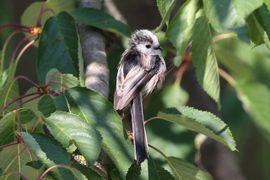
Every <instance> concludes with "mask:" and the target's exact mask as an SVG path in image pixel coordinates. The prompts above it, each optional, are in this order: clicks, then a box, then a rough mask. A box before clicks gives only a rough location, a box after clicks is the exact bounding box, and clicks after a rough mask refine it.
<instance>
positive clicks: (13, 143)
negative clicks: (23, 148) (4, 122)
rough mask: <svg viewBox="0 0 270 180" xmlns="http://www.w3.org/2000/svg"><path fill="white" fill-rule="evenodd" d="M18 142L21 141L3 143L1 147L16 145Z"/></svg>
mask: <svg viewBox="0 0 270 180" xmlns="http://www.w3.org/2000/svg"><path fill="white" fill-rule="evenodd" d="M17 144H20V142H19V141H14V142H12V143H9V144H3V145H0V149H2V148H6V147H10V146H14V145H17Z"/></svg>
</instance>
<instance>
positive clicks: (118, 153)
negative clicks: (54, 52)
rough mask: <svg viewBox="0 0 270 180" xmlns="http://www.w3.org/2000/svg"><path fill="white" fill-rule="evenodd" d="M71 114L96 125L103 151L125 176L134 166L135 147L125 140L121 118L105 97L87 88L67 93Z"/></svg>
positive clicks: (75, 89)
mask: <svg viewBox="0 0 270 180" xmlns="http://www.w3.org/2000/svg"><path fill="white" fill-rule="evenodd" d="M67 92H68V93H67V96H68V101H69V104H70V107H71V112H73V113H74V114H77V115H80V116H81V117H82V119H83V120H84V121H85V122H87V123H88V124H91V125H94V126H95V127H96V128H97V130H98V131H99V132H100V134H101V136H102V139H103V144H102V146H103V149H104V151H105V152H106V153H107V154H108V155H109V156H110V158H111V159H112V161H113V162H114V163H115V165H116V166H117V168H118V169H119V171H120V173H121V175H122V176H125V174H126V173H127V170H128V168H129V167H130V166H131V164H132V159H133V154H132V150H133V147H132V145H131V143H130V141H129V140H127V139H125V138H124V134H123V126H122V121H121V117H120V116H119V115H118V114H117V113H116V112H115V111H114V109H113V107H112V104H111V103H110V102H109V101H108V100H107V99H105V98H104V97H103V96H101V95H99V94H98V93H96V92H93V91H91V90H88V89H85V88H73V89H70V90H68V91H67Z"/></svg>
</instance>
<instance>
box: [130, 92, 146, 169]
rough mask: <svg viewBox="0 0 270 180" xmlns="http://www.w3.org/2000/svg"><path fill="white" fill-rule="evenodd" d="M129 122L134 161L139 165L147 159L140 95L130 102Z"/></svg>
mask: <svg viewBox="0 0 270 180" xmlns="http://www.w3.org/2000/svg"><path fill="white" fill-rule="evenodd" d="M131 121H132V130H133V143H134V153H135V159H136V161H137V164H141V162H143V161H144V160H145V159H147V158H148V142H147V137H146V132H145V127H144V115H143V106H142V95H141V94H140V95H139V96H137V97H135V98H134V99H133V100H132V103H131Z"/></svg>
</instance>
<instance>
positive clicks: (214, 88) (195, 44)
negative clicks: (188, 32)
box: [192, 15, 220, 102]
mask: <svg viewBox="0 0 270 180" xmlns="http://www.w3.org/2000/svg"><path fill="white" fill-rule="evenodd" d="M212 38H213V35H212V32H211V28H210V26H209V24H208V22H207V19H206V18H205V17H204V16H203V15H202V16H200V17H199V18H198V19H197V20H196V23H195V26H194V31H193V35H192V63H193V65H194V66H195V71H196V77H197V80H198V82H199V83H200V84H201V86H202V87H203V89H204V90H205V91H206V92H207V93H208V94H209V95H210V96H211V97H212V98H213V99H214V100H215V101H216V102H219V93H220V84H219V74H218V64H217V59H216V54H215V52H214V49H213V47H212Z"/></svg>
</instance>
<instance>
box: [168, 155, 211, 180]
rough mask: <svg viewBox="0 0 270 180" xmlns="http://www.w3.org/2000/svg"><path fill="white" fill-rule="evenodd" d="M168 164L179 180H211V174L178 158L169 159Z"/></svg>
mask: <svg viewBox="0 0 270 180" xmlns="http://www.w3.org/2000/svg"><path fill="white" fill-rule="evenodd" d="M167 162H168V164H169V166H170V167H171V169H172V171H173V172H174V175H175V176H176V178H177V179H181V180H185V179H188V180H210V179H212V178H211V176H210V175H209V174H207V173H206V172H203V171H202V170H200V169H199V168H197V167H196V166H194V165H193V164H190V163H188V162H186V161H184V160H182V159H179V158H176V157H168V158H167Z"/></svg>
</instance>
